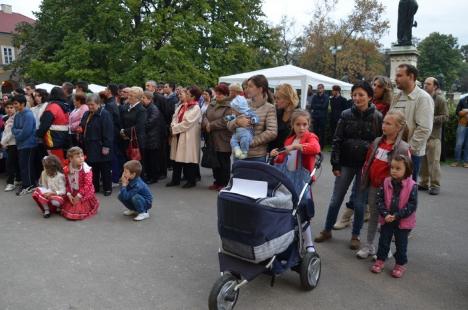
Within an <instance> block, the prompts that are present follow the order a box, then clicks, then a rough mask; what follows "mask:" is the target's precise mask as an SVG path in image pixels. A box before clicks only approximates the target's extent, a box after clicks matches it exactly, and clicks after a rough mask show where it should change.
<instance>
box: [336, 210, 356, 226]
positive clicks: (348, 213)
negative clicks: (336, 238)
mask: <svg viewBox="0 0 468 310" xmlns="http://www.w3.org/2000/svg"><path fill="white" fill-rule="evenodd" d="M353 214H354V210H353V209H350V208H346V209H345V211H344V212H343V214H342V215H341V219H340V220H339V221H338V222H336V223H335V225H333V229H335V230H340V229H343V228H346V227H348V226H349V225H350V224H351V217H352V216H353Z"/></svg>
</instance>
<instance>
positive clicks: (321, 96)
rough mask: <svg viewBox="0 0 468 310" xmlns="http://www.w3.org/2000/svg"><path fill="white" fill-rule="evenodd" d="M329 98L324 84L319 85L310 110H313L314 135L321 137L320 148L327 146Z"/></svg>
mask: <svg viewBox="0 0 468 310" xmlns="http://www.w3.org/2000/svg"><path fill="white" fill-rule="evenodd" d="M328 100H329V99H328V96H327V95H326V94H325V87H324V86H323V84H318V86H317V94H315V95H314V96H313V97H312V103H311V105H310V108H311V110H312V119H313V125H314V133H315V134H316V135H317V136H318V137H319V141H320V148H322V149H323V147H324V145H325V129H326V126H327V114H328Z"/></svg>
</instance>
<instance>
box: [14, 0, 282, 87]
mask: <svg viewBox="0 0 468 310" xmlns="http://www.w3.org/2000/svg"><path fill="white" fill-rule="evenodd" d="M36 17H37V21H36V23H35V24H34V26H25V25H21V26H20V27H19V28H18V34H17V35H16V37H15V44H16V45H17V46H22V47H23V48H22V50H21V53H20V55H19V57H18V58H17V61H16V62H15V63H14V68H15V70H16V72H18V73H20V74H22V76H23V77H24V78H25V79H27V80H31V81H48V82H53V83H60V82H62V81H64V80H70V81H76V80H80V79H83V80H88V81H92V82H94V83H100V84H106V83H108V82H110V81H113V82H119V83H120V82H122V83H127V84H132V85H140V84H142V83H143V82H144V80H145V79H148V78H151V79H154V80H159V81H174V82H177V83H181V84H184V85H189V84H193V83H196V84H199V85H202V86H207V85H212V84H214V83H216V80H217V78H218V77H219V76H220V75H224V74H232V73H237V72H241V71H244V70H254V69H258V68H260V67H264V66H273V65H276V64H277V63H279V61H280V54H279V51H280V45H279V39H278V35H277V33H275V32H274V31H273V30H272V29H270V28H269V27H268V25H267V24H266V23H265V22H264V21H263V12H262V9H261V1H260V0H243V1H242V0H228V1H217V0H194V1H189V0H183V1H174V0H119V1H115V0H101V1H91V0H43V2H42V4H41V6H40V11H39V12H37V13H36Z"/></svg>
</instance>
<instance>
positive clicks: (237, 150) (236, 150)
mask: <svg viewBox="0 0 468 310" xmlns="http://www.w3.org/2000/svg"><path fill="white" fill-rule="evenodd" d="M241 156H242V151H241V149H240V147H236V148H234V157H236V158H240V157H241Z"/></svg>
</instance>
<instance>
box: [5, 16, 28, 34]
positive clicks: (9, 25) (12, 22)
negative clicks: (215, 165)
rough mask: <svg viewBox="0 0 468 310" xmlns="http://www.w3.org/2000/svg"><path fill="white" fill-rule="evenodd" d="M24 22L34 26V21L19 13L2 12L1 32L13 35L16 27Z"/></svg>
mask: <svg viewBox="0 0 468 310" xmlns="http://www.w3.org/2000/svg"><path fill="white" fill-rule="evenodd" d="M22 22H26V23H29V24H33V23H34V19H32V18H29V17H27V16H24V15H22V14H19V13H11V14H9V13H5V12H3V11H0V32H4V33H13V32H14V31H15V28H16V25H17V24H19V23H22Z"/></svg>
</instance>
